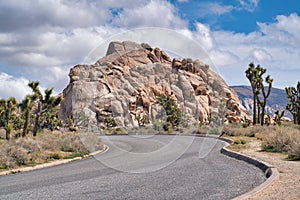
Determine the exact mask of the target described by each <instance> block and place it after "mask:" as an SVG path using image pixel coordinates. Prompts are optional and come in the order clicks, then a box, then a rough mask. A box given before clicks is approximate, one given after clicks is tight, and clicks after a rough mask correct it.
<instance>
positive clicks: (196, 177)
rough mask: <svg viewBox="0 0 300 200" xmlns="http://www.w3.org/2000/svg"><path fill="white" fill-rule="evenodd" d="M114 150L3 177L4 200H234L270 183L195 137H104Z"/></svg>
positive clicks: (1, 191) (0, 194) (0, 187)
mask: <svg viewBox="0 0 300 200" xmlns="http://www.w3.org/2000/svg"><path fill="white" fill-rule="evenodd" d="M103 140H104V142H105V143H106V144H108V146H109V150H108V151H107V152H106V153H102V154H98V155H96V156H95V157H91V158H87V159H83V160H80V161H74V162H71V163H68V164H63V165H59V166H54V167H49V168H44V169H39V170H34V171H30V172H23V173H17V174H12V175H7V176H2V177H0V199H1V200H3V199H13V200H16V199H232V198H233V197H236V196H238V195H241V194H243V193H246V192H248V191H249V190H251V189H252V188H254V187H255V186H257V185H259V184H260V183H262V182H263V181H265V176H264V174H263V172H262V171H260V170H259V169H257V168H256V167H254V166H252V165H249V164H246V163H244V162H243V161H239V160H235V159H233V158H230V157H227V156H225V155H223V154H221V153H220V149H221V148H222V147H223V146H224V145H225V142H223V141H219V140H216V139H210V138H199V137H192V136H174V135H173V136H163V135H157V136H152V137H150V136H147V137H146V136H143V137H138V136H110V137H104V138H103Z"/></svg>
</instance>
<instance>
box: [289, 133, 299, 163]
mask: <svg viewBox="0 0 300 200" xmlns="http://www.w3.org/2000/svg"><path fill="white" fill-rule="evenodd" d="M288 159H291V160H300V137H298V139H297V140H293V141H292V143H291V144H290V145H289V148H288Z"/></svg>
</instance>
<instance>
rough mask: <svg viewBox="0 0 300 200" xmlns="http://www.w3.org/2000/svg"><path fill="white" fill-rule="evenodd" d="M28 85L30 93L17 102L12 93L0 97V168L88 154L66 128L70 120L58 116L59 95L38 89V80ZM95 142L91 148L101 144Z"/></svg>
mask: <svg viewBox="0 0 300 200" xmlns="http://www.w3.org/2000/svg"><path fill="white" fill-rule="evenodd" d="M28 86H29V87H30V88H31V90H32V94H28V95H26V97H25V98H24V99H23V100H22V101H21V102H20V103H19V102H18V101H17V99H16V98H14V97H10V98H9V99H1V100H0V170H3V169H10V168H15V167H18V166H23V165H25V166H28V165H35V164H39V163H44V162H48V161H50V160H53V159H62V158H72V157H76V156H83V155H86V154H88V153H89V151H88V149H86V148H85V146H84V144H83V143H82V141H81V138H80V137H79V135H78V134H77V133H76V132H71V131H70V130H71V128H72V127H71V126H72V125H73V124H72V123H70V122H67V123H64V122H63V121H62V120H59V119H58V116H57V115H58V109H59V107H58V106H59V104H60V102H61V101H62V97H61V96H57V97H55V96H53V95H52V93H53V89H52V88H50V89H46V90H45V92H44V93H42V92H41V90H40V88H39V82H33V81H32V82H29V84H28ZM62 127H67V128H62ZM65 130H66V131H65ZM74 130H75V129H74ZM30 133H31V134H30ZM95 144H96V146H97V147H96V148H95V150H99V149H102V148H103V144H102V143H101V140H100V139H99V141H97V142H96V143H95Z"/></svg>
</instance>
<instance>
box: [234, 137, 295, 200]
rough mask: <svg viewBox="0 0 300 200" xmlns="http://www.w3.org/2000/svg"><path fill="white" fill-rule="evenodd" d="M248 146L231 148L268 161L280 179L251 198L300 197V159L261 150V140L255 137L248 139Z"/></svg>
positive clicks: (252, 199)
mask: <svg viewBox="0 0 300 200" xmlns="http://www.w3.org/2000/svg"><path fill="white" fill-rule="evenodd" d="M246 147H247V148H235V147H234V146H233V147H232V148H230V147H229V148H230V149H232V150H235V151H238V152H240V153H242V154H244V155H248V156H250V157H252V158H256V159H258V160H261V161H264V162H267V163H269V164H270V165H272V166H274V167H276V168H277V169H278V171H279V179H277V180H276V181H274V182H273V183H272V184H271V185H269V186H268V187H267V188H266V189H264V190H263V191H261V192H260V193H258V194H256V195H254V196H253V197H251V198H249V199H251V200H254V199H257V200H258V199H259V200H261V199H264V200H265V199H270V200H271V199H272V200H274V199H289V200H290V199H295V200H298V199H300V161H288V160H286V157H287V155H285V154H280V153H269V152H261V151H260V150H261V148H260V147H261V142H260V140H257V139H255V138H253V139H251V140H249V141H247V146H246Z"/></svg>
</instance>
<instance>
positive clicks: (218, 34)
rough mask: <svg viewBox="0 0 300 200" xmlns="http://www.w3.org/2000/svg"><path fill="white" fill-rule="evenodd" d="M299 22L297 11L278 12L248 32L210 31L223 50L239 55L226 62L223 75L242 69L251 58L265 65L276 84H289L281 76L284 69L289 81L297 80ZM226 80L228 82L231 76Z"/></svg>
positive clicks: (238, 71)
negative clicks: (268, 20)
mask: <svg viewBox="0 0 300 200" xmlns="http://www.w3.org/2000/svg"><path fill="white" fill-rule="evenodd" d="M299 23H300V18H299V16H298V15H297V14H291V15H289V16H283V15H279V16H277V17H276V21H275V22H273V23H269V24H267V23H258V27H259V30H258V31H256V32H251V33H249V34H241V33H233V32H225V31H215V32H213V33H212V35H213V37H214V38H215V41H217V42H218V44H219V46H220V47H222V50H224V51H226V52H230V53H232V54H234V55H236V56H237V57H238V58H239V59H238V60H236V61H237V62H236V63H232V64H231V65H230V66H227V70H224V71H223V72H224V75H225V76H228V77H231V76H232V74H234V73H236V75H237V74H238V73H239V74H241V73H244V69H245V68H246V67H247V64H248V63H249V62H252V61H254V62H256V63H259V64H261V65H262V66H263V67H266V68H267V69H268V73H270V74H271V75H273V77H274V80H275V81H274V85H275V86H277V87H285V86H288V85H287V81H286V80H284V79H282V77H283V76H282V73H283V71H284V72H285V73H288V72H290V76H289V78H290V81H293V80H294V81H293V82H296V81H297V80H299V77H297V76H299V74H300V68H299V66H298V63H300V57H299V55H300V49H299V45H300V38H299V34H298V33H299V31H300V29H299V26H296V25H297V24H299ZM221 67H222V66H221ZM242 67H243V68H242ZM297 74H298V75H297ZM228 80H229V82H231V80H234V79H231V78H229V79H228ZM236 80H238V79H236ZM234 84H236V83H234ZM289 85H291V84H289Z"/></svg>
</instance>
